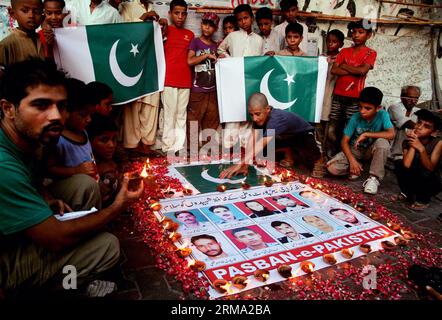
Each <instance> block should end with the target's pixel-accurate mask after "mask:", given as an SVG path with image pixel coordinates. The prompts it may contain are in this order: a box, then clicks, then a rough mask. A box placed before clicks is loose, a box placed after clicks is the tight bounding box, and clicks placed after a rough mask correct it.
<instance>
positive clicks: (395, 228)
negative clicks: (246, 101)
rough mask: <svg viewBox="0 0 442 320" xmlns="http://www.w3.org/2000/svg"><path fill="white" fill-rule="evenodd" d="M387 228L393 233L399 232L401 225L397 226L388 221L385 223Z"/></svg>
mask: <svg viewBox="0 0 442 320" xmlns="http://www.w3.org/2000/svg"><path fill="white" fill-rule="evenodd" d="M387 226H388V227H389V228H390V229H391V230H393V231H399V230H400V229H401V225H400V224H398V223H394V222H391V221H389V222H388V223H387Z"/></svg>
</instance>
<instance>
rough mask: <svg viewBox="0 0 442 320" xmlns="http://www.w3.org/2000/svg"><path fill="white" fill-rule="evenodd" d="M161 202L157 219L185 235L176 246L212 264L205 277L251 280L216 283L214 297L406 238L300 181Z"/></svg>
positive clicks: (199, 259) (265, 282)
mask: <svg viewBox="0 0 442 320" xmlns="http://www.w3.org/2000/svg"><path fill="white" fill-rule="evenodd" d="M161 203H162V210H161V211H160V212H159V213H158V216H157V218H158V219H159V220H162V219H164V218H166V217H167V218H169V219H172V220H174V221H175V222H177V223H178V224H179V228H178V229H177V231H176V232H178V233H180V234H181V235H182V238H181V240H180V241H179V243H178V242H177V243H175V244H176V245H177V247H190V248H191V249H192V254H191V256H189V257H188V258H187V259H189V264H192V263H193V262H194V261H196V260H197V261H202V262H204V263H205V265H206V269H205V270H204V271H203V273H202V275H203V276H206V277H207V278H208V280H209V281H210V282H211V283H214V282H216V281H217V279H224V280H227V281H229V282H230V281H231V282H235V281H236V280H237V279H240V277H244V278H245V279H246V282H245V286H244V288H242V289H240V288H238V287H237V286H227V287H224V288H225V290H224V289H223V290H221V291H220V290H215V289H213V288H211V289H210V295H211V297H213V298H217V297H220V296H223V295H226V294H234V293H238V292H240V291H241V290H248V289H252V288H255V287H259V286H263V285H265V284H270V283H274V282H279V281H283V280H285V279H287V278H288V277H297V276H300V275H303V274H305V273H306V272H307V273H308V272H309V270H311V271H313V270H318V269H321V268H325V267H327V266H330V265H332V264H335V263H340V262H344V261H347V260H349V259H353V258H356V257H359V256H362V255H364V254H366V253H368V252H372V251H377V250H380V249H381V248H382V247H383V246H382V244H384V245H386V244H389V243H388V242H386V241H388V240H390V241H392V240H393V238H394V237H395V236H398V234H396V233H395V232H393V231H392V230H390V229H388V228H387V227H385V226H383V225H381V224H379V223H377V222H376V221H374V220H371V219H370V218H368V217H367V216H365V215H363V214H361V213H359V212H358V211H356V210H354V209H353V208H352V207H350V206H348V205H346V204H343V203H341V202H339V201H338V200H336V199H334V198H331V197H329V196H328V195H326V194H325V193H322V192H320V191H318V190H313V189H311V188H310V187H309V186H307V185H304V184H302V183H299V182H293V183H289V184H287V185H284V184H275V185H273V186H272V187H253V188H251V189H249V190H233V191H228V192H226V193H219V192H217V193H207V194H200V195H197V196H193V197H186V198H178V199H170V200H165V201H162V202H161ZM281 266H284V268H282V267H281ZM288 266H289V267H291V270H290V269H289V270H287V267H288ZM280 267H281V268H280ZM278 268H279V270H278ZM306 268H307V269H306ZM309 268H310V269H309ZM282 269H284V271H282ZM263 274H266V275H267V276H265V277H263ZM244 278H242V280H243V281H244ZM235 279H236V280H235ZM218 281H219V280H218ZM224 291H225V292H224Z"/></svg>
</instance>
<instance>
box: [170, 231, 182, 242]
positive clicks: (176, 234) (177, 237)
mask: <svg viewBox="0 0 442 320" xmlns="http://www.w3.org/2000/svg"><path fill="white" fill-rule="evenodd" d="M169 239H170V240H172V242H177V241H178V240H180V239H181V233H179V232H175V231H174V232H172V233H171V234H170V235H169Z"/></svg>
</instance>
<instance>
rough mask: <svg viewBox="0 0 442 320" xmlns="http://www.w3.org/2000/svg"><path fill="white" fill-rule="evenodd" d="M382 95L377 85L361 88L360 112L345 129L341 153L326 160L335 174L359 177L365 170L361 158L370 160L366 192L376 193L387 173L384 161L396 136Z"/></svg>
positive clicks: (328, 167) (365, 183) (328, 166)
mask: <svg viewBox="0 0 442 320" xmlns="http://www.w3.org/2000/svg"><path fill="white" fill-rule="evenodd" d="M382 98H383V94H382V92H381V90H379V89H378V88H375V87H367V88H365V89H364V90H362V92H361V95H360V97H359V112H356V113H355V114H354V115H353V116H352V117H351V119H350V121H349V123H348V124H347V126H346V127H345V129H344V137H343V138H342V142H341V146H342V150H343V151H342V152H340V153H338V154H337V155H336V156H335V157H334V158H333V159H331V160H330V161H329V162H328V163H327V169H328V171H329V172H330V173H331V174H333V175H346V174H348V172H349V171H350V179H357V178H358V177H359V176H360V175H361V174H362V171H363V168H362V165H361V164H360V163H359V161H358V160H362V159H367V160H368V159H370V160H371V164H370V177H369V178H368V179H367V180H366V181H365V182H364V184H363V186H364V192H366V193H370V194H376V193H377V191H378V187H379V184H380V182H379V181H381V180H382V178H383V177H384V175H385V164H386V162H387V157H388V154H389V152H390V143H389V140H393V138H394V127H393V124H392V123H391V120H390V116H389V115H388V113H387V111H385V110H382V107H381V103H382Z"/></svg>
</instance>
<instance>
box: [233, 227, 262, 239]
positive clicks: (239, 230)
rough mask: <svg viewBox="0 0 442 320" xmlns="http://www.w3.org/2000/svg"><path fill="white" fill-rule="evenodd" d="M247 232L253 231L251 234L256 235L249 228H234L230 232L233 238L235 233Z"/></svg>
mask: <svg viewBox="0 0 442 320" xmlns="http://www.w3.org/2000/svg"><path fill="white" fill-rule="evenodd" d="M247 230H250V231H253V232H255V233H257V232H256V231H255V230H253V229H250V228H249V227H241V228H236V229H233V230H232V231H231V232H232V235H233V236H234V237H235V233H238V232H241V231H247Z"/></svg>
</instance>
